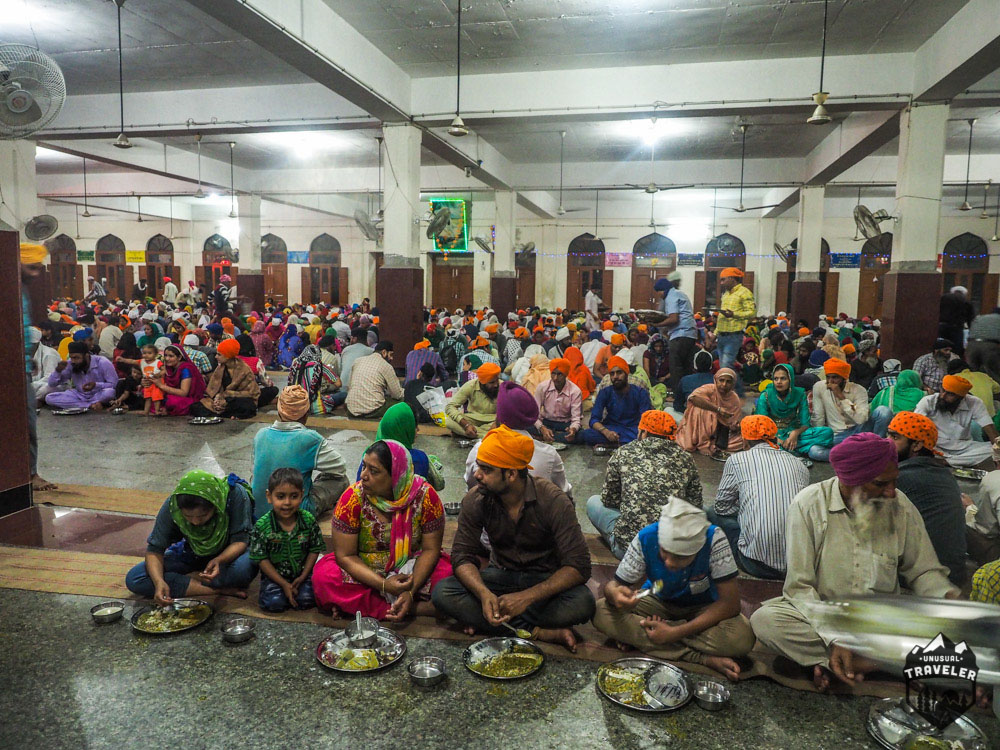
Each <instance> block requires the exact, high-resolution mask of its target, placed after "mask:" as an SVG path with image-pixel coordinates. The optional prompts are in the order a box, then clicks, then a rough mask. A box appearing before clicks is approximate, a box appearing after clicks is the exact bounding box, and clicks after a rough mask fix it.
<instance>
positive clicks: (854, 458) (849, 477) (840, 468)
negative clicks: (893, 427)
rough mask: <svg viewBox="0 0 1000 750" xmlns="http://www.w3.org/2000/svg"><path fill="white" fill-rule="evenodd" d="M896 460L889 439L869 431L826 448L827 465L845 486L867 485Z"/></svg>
mask: <svg viewBox="0 0 1000 750" xmlns="http://www.w3.org/2000/svg"><path fill="white" fill-rule="evenodd" d="M898 461H899V459H898V457H897V455H896V446H895V445H894V444H893V442H892V441H891V440H889V439H888V438H881V437H879V436H878V435H876V434H875V433H873V432H862V433H859V434H857V435H851V436H850V437H849V438H847V439H846V440H845V441H844V442H842V443H841V444H840V445H836V446H834V447H833V450H831V451H830V465H831V466H832V467H833V471H834V473H836V475H837V479H839V480H840V481H841V482H843V483H844V484H846V485H847V486H848V487H860V486H861V485H862V484H868V482H870V481H872V480H873V479H874V478H875V477H877V476H878V475H879V474H881V473H882V472H883V471H885V470H886V467H887V466H889V464H890V463H891V464H896V463H897V462H898Z"/></svg>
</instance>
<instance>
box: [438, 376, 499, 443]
mask: <svg viewBox="0 0 1000 750" xmlns="http://www.w3.org/2000/svg"><path fill="white" fill-rule="evenodd" d="M499 389H500V365H497V364H494V363H493V362H486V363H485V364H482V365H480V366H479V367H478V369H476V378H475V379H474V380H470V381H469V382H467V383H466V384H465V385H463V386H462V387H461V388H459V389H458V390H457V391H456V392H455V394H454V395H453V396H452V397H451V400H450V401H449V402H448V406H447V407H446V408H445V412H444V413H445V426H446V427H447V428H448V429H449V430H451V431H452V432H453V433H454V434H455V435H458V436H459V437H462V438H468V439H470V440H475V439H476V438H477V437H478V438H481V437H483V436H484V435H485V434H486V433H487V432H489V431H490V430H491V429H492V428H493V426H494V425H495V424H496V418H497V393H498V391H499Z"/></svg>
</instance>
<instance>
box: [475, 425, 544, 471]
mask: <svg viewBox="0 0 1000 750" xmlns="http://www.w3.org/2000/svg"><path fill="white" fill-rule="evenodd" d="M534 452H535V441H534V440H532V439H531V438H530V437H528V436H527V435H522V434H521V433H520V432H515V431H514V430H512V429H510V428H509V427H507V426H506V425H500V426H499V427H495V428H494V429H492V430H490V431H489V432H487V433H486V437H484V438H483V441H482V442H481V443H480V444H479V450H478V451H477V452H476V460H477V461H481V462H482V463H484V464H487V465H489V466H496V467H497V468H499V469H518V470H520V469H530V468H532V467H531V466H530V465H529V463H528V462H529V461H531V456H532V455H533V454H534Z"/></svg>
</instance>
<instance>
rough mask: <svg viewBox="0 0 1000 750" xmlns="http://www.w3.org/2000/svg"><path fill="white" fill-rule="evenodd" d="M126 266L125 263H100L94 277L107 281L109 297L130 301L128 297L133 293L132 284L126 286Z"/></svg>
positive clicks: (96, 267)
mask: <svg viewBox="0 0 1000 750" xmlns="http://www.w3.org/2000/svg"><path fill="white" fill-rule="evenodd" d="M126 267H127V266H125V264H124V263H122V264H118V263H98V264H97V265H96V266H94V267H93V268H95V272H94V276H96V277H97V278H98V279H107V280H108V284H107V286H106V287H105V288H106V289H107V292H108V296H109V297H112V298H114V297H118V298H119V299H128V295H130V294H131V293H132V284H128V285H127V286H126V284H125V278H126V277H125V269H126Z"/></svg>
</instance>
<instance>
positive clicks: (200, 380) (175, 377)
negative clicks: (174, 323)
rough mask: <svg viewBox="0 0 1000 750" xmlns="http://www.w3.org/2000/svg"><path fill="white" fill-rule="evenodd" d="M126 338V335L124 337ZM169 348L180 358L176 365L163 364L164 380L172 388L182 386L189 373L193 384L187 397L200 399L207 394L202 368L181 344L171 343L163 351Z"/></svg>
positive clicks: (192, 399) (193, 399)
mask: <svg viewBox="0 0 1000 750" xmlns="http://www.w3.org/2000/svg"><path fill="white" fill-rule="evenodd" d="M123 338H124V337H123ZM167 349H169V350H170V351H172V352H173V353H174V354H175V355H177V357H178V358H179V359H180V362H178V363H177V366H176V367H170V366H169V365H167V364H166V363H164V366H163V382H164V384H165V385H167V386H169V387H170V388H180V387H181V383H182V382H183V381H184V379H185V378H184V377H183V376H184V374H185V373H187V379H189V380H190V381H191V385H190V387H189V388H188V393H187V398H189V399H191V401H192V403H194V402H197V401H200V400H201V397H202V396H204V395H205V387H206V386H205V378H204V377H203V376H202V374H201V370H199V369H198V367H197V366H196V365H195V364H194V362H192V361H191V358H190V357H188V355H187V352H186V351H184V349H183V348H182V347H180V346H174V345H170V346H168V347H166V348H165V349H164V350H163V351H167Z"/></svg>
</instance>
